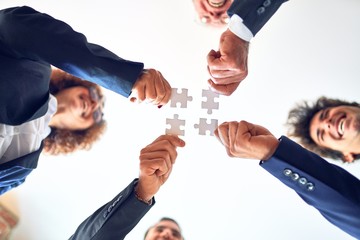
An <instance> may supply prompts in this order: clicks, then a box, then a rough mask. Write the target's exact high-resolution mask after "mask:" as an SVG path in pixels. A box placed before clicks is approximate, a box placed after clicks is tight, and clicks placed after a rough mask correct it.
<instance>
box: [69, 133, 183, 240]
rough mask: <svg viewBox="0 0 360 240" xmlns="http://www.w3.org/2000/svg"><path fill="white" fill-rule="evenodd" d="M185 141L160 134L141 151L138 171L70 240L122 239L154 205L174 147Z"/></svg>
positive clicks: (174, 158) (168, 170)
mask: <svg viewBox="0 0 360 240" xmlns="http://www.w3.org/2000/svg"><path fill="white" fill-rule="evenodd" d="M184 145H185V142H184V141H183V140H181V139H180V138H178V137H177V136H171V135H162V136H160V137H158V138H157V139H156V140H155V141H153V142H152V143H151V144H149V145H148V146H146V147H145V148H143V149H142V150H141V152H140V157H139V158H140V174H139V179H135V180H134V181H133V182H132V183H131V184H130V185H129V186H127V187H126V188H125V189H124V190H123V191H121V192H120V193H119V194H118V195H117V196H116V197H115V198H114V199H113V200H111V201H110V202H108V203H107V204H105V205H104V206H102V207H101V208H99V209H98V210H97V211H96V212H94V213H93V214H92V215H91V216H90V217H88V218H87V219H86V220H85V221H84V222H82V223H81V225H80V226H79V227H78V228H77V229H76V232H75V234H74V235H73V236H72V237H70V240H90V239H91V240H103V239H116V240H121V239H124V238H125V236H126V235H127V234H128V233H129V232H130V231H131V230H132V229H133V228H134V227H135V226H136V224H137V223H138V222H139V221H140V220H141V218H142V217H143V216H144V215H145V214H146V213H147V212H148V211H149V210H150V208H151V207H152V206H153V205H154V204H155V199H154V195H155V194H156V193H157V192H158V191H159V189H160V187H161V186H162V185H163V184H164V183H165V182H166V181H167V179H168V178H169V176H170V173H171V170H172V167H173V164H174V163H175V160H176V158H177V151H176V148H177V147H183V146H184Z"/></svg>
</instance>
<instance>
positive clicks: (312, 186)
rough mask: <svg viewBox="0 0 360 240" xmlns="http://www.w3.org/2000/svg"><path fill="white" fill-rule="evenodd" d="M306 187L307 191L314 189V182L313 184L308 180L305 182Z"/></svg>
mask: <svg viewBox="0 0 360 240" xmlns="http://www.w3.org/2000/svg"><path fill="white" fill-rule="evenodd" d="M306 189H307V190H308V191H314V189H315V186H314V184H313V183H312V182H308V183H307V184H306Z"/></svg>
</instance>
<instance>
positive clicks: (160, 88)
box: [153, 71, 167, 105]
mask: <svg viewBox="0 0 360 240" xmlns="http://www.w3.org/2000/svg"><path fill="white" fill-rule="evenodd" d="M156 74H157V76H156V80H155V94H156V95H155V100H154V102H153V103H154V104H156V105H159V104H161V103H162V101H163V99H164V97H165V96H166V87H167V86H166V85H165V84H166V82H167V81H166V79H165V78H164V77H163V75H162V74H161V73H160V72H159V71H157V73H156Z"/></svg>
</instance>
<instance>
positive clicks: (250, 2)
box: [227, 0, 287, 36]
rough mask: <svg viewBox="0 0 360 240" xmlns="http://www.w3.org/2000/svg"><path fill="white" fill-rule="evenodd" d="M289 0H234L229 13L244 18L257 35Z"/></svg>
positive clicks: (252, 31)
mask: <svg viewBox="0 0 360 240" xmlns="http://www.w3.org/2000/svg"><path fill="white" fill-rule="evenodd" d="M286 1H287V0H234V2H233V3H232V4H231V7H230V8H229V9H228V11H227V13H228V15H229V16H230V17H231V16H232V15H233V14H236V15H238V16H240V17H241V18H242V19H243V23H244V24H245V26H246V27H247V28H248V29H249V30H250V31H251V33H252V34H253V35H254V36H255V35H256V33H257V32H258V31H260V29H261V28H262V27H263V26H264V25H265V23H266V22H267V21H268V20H269V19H270V18H271V17H272V15H274V13H275V12H276V11H277V10H278V9H279V7H280V6H281V4H283V3H284V2H286Z"/></svg>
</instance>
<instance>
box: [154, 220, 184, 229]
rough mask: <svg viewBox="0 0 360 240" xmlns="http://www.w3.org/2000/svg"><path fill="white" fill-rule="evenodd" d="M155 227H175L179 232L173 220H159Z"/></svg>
mask: <svg viewBox="0 0 360 240" xmlns="http://www.w3.org/2000/svg"><path fill="white" fill-rule="evenodd" d="M155 227H167V228H171V229H175V230H177V231H178V232H180V228H179V226H178V225H177V224H176V223H174V222H173V221H168V220H164V221H160V222H158V223H157V224H155Z"/></svg>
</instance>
